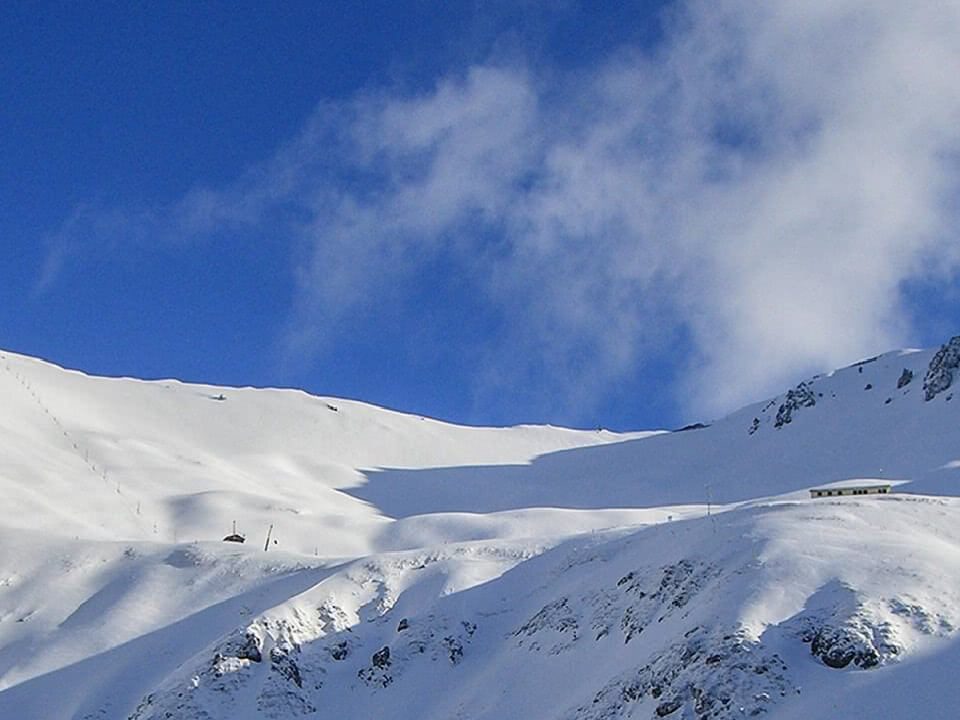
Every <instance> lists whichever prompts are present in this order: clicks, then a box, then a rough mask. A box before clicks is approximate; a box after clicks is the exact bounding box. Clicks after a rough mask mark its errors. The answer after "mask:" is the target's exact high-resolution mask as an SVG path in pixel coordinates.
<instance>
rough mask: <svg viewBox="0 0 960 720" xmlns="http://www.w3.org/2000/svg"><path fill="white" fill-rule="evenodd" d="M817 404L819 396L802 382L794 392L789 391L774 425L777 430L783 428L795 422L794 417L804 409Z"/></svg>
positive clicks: (778, 410) (778, 411)
mask: <svg viewBox="0 0 960 720" xmlns="http://www.w3.org/2000/svg"><path fill="white" fill-rule="evenodd" d="M816 404H817V396H816V393H814V392H813V390H811V389H810V386H809V385H808V384H807V383H805V382H802V383H800V384H799V385H797V386H796V387H795V388H794V389H793V390H788V391H787V394H786V396H785V397H784V399H783V402H782V403H781V404H780V407H779V408H778V409H777V418H776V420H775V421H774V423H773V426H774V427H775V428H778V429H779V428H781V427H783V426H784V425H789V424H790V423H791V422H793V415H794V413H795V412H797V410H799V409H800V408H803V407H813V406H814V405H816Z"/></svg>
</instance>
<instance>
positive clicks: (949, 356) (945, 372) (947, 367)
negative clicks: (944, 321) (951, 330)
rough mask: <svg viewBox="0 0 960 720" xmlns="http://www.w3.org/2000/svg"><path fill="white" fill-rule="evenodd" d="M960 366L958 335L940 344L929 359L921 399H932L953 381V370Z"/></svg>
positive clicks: (959, 341)
mask: <svg viewBox="0 0 960 720" xmlns="http://www.w3.org/2000/svg"><path fill="white" fill-rule="evenodd" d="M958 367H960V335H957V336H956V337H954V338H952V339H951V340H950V342H948V343H946V344H945V345H943V346H941V348H940V349H939V350H938V351H937V354H936V355H934V356H933V359H932V360H931V361H930V366H929V367H928V368H927V374H926V375H925V376H924V378H923V399H924V400H933V398H935V397H936V396H937V395H939V394H940V393H942V392H943V391H944V390H946V389H948V388H949V387H950V385H951V384H952V383H953V371H954V370H956V369H957V368H958Z"/></svg>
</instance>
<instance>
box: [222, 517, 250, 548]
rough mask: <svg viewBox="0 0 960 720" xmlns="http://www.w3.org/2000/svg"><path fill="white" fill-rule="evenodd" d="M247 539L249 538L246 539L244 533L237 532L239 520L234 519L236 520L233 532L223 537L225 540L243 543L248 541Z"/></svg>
mask: <svg viewBox="0 0 960 720" xmlns="http://www.w3.org/2000/svg"><path fill="white" fill-rule="evenodd" d="M246 540H247V539H246V538H245V537H244V536H243V535H240V534H239V533H237V521H236V520H234V521H233V532H232V533H230V534H229V535H227V536H226V537H225V538H224V539H223V541H224V542H235V543H242V542H246Z"/></svg>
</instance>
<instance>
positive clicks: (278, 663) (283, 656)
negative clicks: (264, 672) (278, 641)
mask: <svg viewBox="0 0 960 720" xmlns="http://www.w3.org/2000/svg"><path fill="white" fill-rule="evenodd" d="M270 663H271V669H272V670H275V671H276V672H278V673H279V674H280V675H281V676H283V677H285V678H286V679H287V680H289V681H290V682H292V683H293V684H294V685H296V686H297V687H303V678H302V677H301V676H300V668H299V667H298V666H297V663H296V662H295V661H294V660H293V658H291V657H290V655H289V654H288V653H285V652H283V651H281V650H279V649H278V648H274V649H273V650H271V651H270Z"/></svg>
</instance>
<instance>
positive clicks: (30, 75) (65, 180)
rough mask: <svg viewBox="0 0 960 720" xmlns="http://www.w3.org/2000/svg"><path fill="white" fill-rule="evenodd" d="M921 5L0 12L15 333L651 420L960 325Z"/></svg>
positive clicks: (951, 158)
mask: <svg viewBox="0 0 960 720" xmlns="http://www.w3.org/2000/svg"><path fill="white" fill-rule="evenodd" d="M957 30H960V18H958V13H957V12H956V11H954V10H952V9H950V8H942V7H938V4H936V3H930V4H926V3H922V2H921V3H916V4H910V6H909V7H905V4H902V3H874V2H869V3H868V2H866V1H865V0H864V1H863V2H858V1H855V0H845V1H844V2H833V3H826V2H823V3H821V2H799V0H797V1H796V2H793V1H790V0H783V1H782V2H779V3H770V4H767V5H766V6H765V7H764V9H763V10H762V11H761V10H757V9H756V7H755V6H753V5H752V4H751V3H746V2H735V1H733V0H724V1H723V2H716V3H700V2H691V3H668V2H633V3H630V2H623V3H576V2H567V3H534V2H520V3H517V2H511V3H506V2H504V3H466V2H463V3H456V2H454V3H426V2H410V3H396V2H367V3H350V2H325V3H284V4H282V6H278V7H270V6H269V5H267V4H264V3H236V2H231V3H215V2H213V3H202V4H201V3H186V2H183V3H151V4H130V3H80V2H57V3H47V4H40V3H20V4H16V3H7V4H4V5H3V6H2V7H0V47H2V50H0V107H3V108H4V110H3V112H2V113H0V158H3V163H2V165H0V197H2V198H3V201H2V202H0V236H2V238H3V243H4V247H5V249H6V257H7V261H6V262H5V263H3V264H2V266H0V346H3V347H5V348H7V349H10V350H14V351H19V352H24V353H27V354H33V355H39V356H42V357H45V358H48V359H51V360H53V361H55V362H58V363H60V364H64V365H67V366H70V367H76V368H80V369H84V370H87V371H90V372H95V373H102V374H122V375H134V376H142V377H170V376H173V377H179V378H182V379H186V380H194V381H204V382H211V383H221V384H243V385H245V384H252V385H268V386H277V385H284V386H297V387H303V388H305V389H307V390H309V391H311V392H315V393H320V394H330V395H338V396H348V397H356V398H360V399H364V400H368V401H370V402H374V403H379V404H384V405H388V406H391V407H396V408H400V409H404V410H408V411H411V412H416V413H421V414H426V415H432V416H437V417H442V418H445V419H451V420H456V421H461V422H473V423H498V424H499V423H514V422H553V423H558V424H575V425H580V426H588V427H589V426H596V425H603V426H605V427H614V428H639V427H653V426H670V425H676V424H680V423H682V422H686V421H688V420H695V419H700V418H702V417H712V416H715V415H717V414H720V413H723V412H725V411H729V410H731V409H734V408H735V407H736V406H737V405H738V404H740V403H743V402H746V401H750V400H754V399H759V398H761V397H763V396H764V394H767V393H772V392H776V391H778V390H780V389H781V388H782V387H784V386H786V385H787V384H790V383H793V382H796V381H798V380H799V379H801V378H802V377H803V376H804V375H805V374H806V373H810V372H817V371H820V370H823V369H829V368H831V367H834V366H836V365H840V364H843V363H846V362H852V361H854V360H856V359H858V358H859V357H862V356H864V355H868V354H872V353H875V352H879V351H882V350H886V349H889V348H892V347H899V346H903V345H908V344H913V345H916V344H920V345H929V344H936V343H939V342H941V341H943V340H945V339H946V338H947V337H948V336H950V335H952V334H954V333H956V332H957V331H958V328H960V299H958V295H957V289H956V288H957V283H956V271H957V268H958V266H960V250H958V246H960V243H957V239H956V234H955V231H954V228H956V227H957V224H956V220H957V203H956V202H955V199H954V198H955V197H956V191H957V189H958V182H957V179H958V178H957V157H958V151H960V131H958V128H960V97H958V89H957V87H956V83H955V81H954V80H953V78H954V77H955V70H956V68H957V67H960V64H958V63H960V55H958V51H957V48H956V43H955V42H954V40H955V37H956V36H957V35H956V34H955V32H956V31H957Z"/></svg>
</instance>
